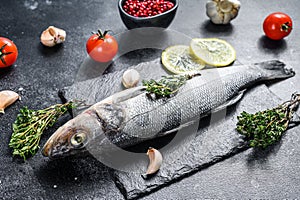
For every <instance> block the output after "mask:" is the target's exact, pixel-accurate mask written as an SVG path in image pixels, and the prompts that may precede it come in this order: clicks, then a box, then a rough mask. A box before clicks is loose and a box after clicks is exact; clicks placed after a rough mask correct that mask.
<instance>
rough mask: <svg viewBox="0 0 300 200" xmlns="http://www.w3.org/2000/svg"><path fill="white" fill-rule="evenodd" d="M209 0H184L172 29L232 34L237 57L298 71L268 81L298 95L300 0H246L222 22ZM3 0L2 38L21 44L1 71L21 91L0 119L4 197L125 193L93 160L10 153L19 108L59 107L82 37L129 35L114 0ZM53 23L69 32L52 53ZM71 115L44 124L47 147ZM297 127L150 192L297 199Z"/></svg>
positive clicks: (0, 81)
mask: <svg viewBox="0 0 300 200" xmlns="http://www.w3.org/2000/svg"><path fill="white" fill-rule="evenodd" d="M205 3H206V0H187V1H183V0H181V1H180V2H179V7H178V11H177V14H176V17H175V19H174V21H173V23H172V24H171V26H170V27H169V30H175V31H178V32H181V33H185V34H186V35H188V36H190V37H219V38H222V39H226V40H227V41H228V42H230V43H231V44H232V45H233V46H234V48H235V49H236V51H237V59H238V61H239V62H240V63H245V64H246V63H253V62H260V61H262V60H270V59H281V60H283V61H284V62H285V63H287V64H288V65H291V66H293V67H294V69H295V71H296V76H295V77H294V78H291V79H288V80H286V81H283V82H279V83H277V84H275V85H272V86H271V87H270V89H271V91H272V92H273V93H275V94H276V95H278V96H280V98H281V99H289V98H290V95H291V93H293V92H295V91H300V89H299V81H300V76H299V74H300V73H299V64H300V59H299V58H300V47H299V42H298V39H299V38H300V32H299V29H297V28H296V27H297V24H298V22H299V21H300V13H299V12H298V8H299V5H300V4H299V1H298V0H287V1H259V0H252V1H245V0H241V3H242V8H241V10H240V13H239V16H238V17H237V18H236V19H235V20H234V21H232V23H231V24H230V25H226V26H215V25H213V24H211V23H210V22H209V21H208V20H207V17H206V14H205ZM0 4H1V6H0V35H1V36H4V37H8V38H10V39H12V40H13V41H14V42H15V43H16V44H17V46H18V49H19V58H18V60H17V62H16V64H15V65H14V66H13V67H11V68H9V69H6V70H0V90H3V89H11V90H15V91H18V92H19V93H20V94H21V95H22V101H20V102H17V103H15V104H14V105H13V106H11V107H9V108H8V109H7V110H6V114H5V115H1V116H0V149H1V150H0V160H1V165H0V166H1V167H0V198H2V199H33V198H36V199H75V198H77V199H122V198H123V196H122V195H121V193H120V192H119V190H118V189H117V188H116V187H115V185H114V183H113V181H112V179H111V178H110V172H109V170H108V169H106V168H105V167H104V166H102V165H101V164H100V163H99V162H98V161H97V160H95V159H93V158H91V157H87V158H69V159H66V160H61V161H55V162H51V161H49V160H48V159H46V158H43V157H42V156H41V154H40V153H38V154H37V155H36V156H35V157H33V158H32V159H29V160H28V161H26V162H23V161H22V160H20V159H17V158H15V159H12V157H11V150H10V149H9V147H8V142H9V139H10V135H11V123H12V122H13V121H14V119H15V117H16V115H17V112H18V110H19V109H20V108H21V107H22V106H25V105H26V106H29V107H30V108H34V109H40V108H44V107H46V106H49V105H52V104H55V103H58V102H60V98H59V97H58V96H57V92H58V90H59V89H60V88H63V87H65V86H69V85H72V84H73V83H74V82H75V81H76V79H77V75H78V70H79V68H80V64H81V63H82V62H83V61H84V60H85V59H86V52H85V42H86V40H87V39H88V37H89V36H90V32H91V31H95V30H96V29H97V28H98V27H101V28H102V29H105V28H107V29H111V30H113V31H114V33H116V34H118V33H121V32H124V31H126V28H125V26H124V25H123V24H122V22H121V19H120V17H119V14H118V10H117V1H104V0H99V1H93V0H87V1H79V0H74V1H65V0H64V1H63V0H56V1H50V0H20V1H5V0H1V1H0ZM275 11H282V12H285V13H288V14H289V15H290V16H291V17H292V19H293V22H294V25H295V28H294V30H293V31H292V33H291V35H290V36H289V37H287V38H286V39H284V40H281V41H271V40H269V39H267V38H266V37H264V36H263V31H262V22H263V19H264V18H265V17H266V16H267V15H268V14H270V13H271V12H275ZM49 25H55V26H57V27H61V28H64V29H65V30H66V31H67V34H68V35H67V41H66V42H65V43H64V44H63V45H60V46H57V47H55V48H52V49H50V48H45V47H43V46H42V45H41V44H40V43H39V36H40V33H41V32H42V31H43V30H44V29H45V28H47V27H48V26H49ZM178 41H180V39H178ZM135 64H136V63H135ZM69 118H70V117H69V116H66V117H65V118H64V119H62V120H60V122H59V124H57V125H56V126H55V127H53V128H52V129H49V130H47V131H46V132H45V134H44V136H43V137H42V141H41V144H42V145H43V144H44V143H45V141H46V140H47V138H49V137H50V135H51V134H52V132H53V131H54V130H55V129H56V128H57V127H59V126H60V125H62V124H63V123H64V122H66V121H67V120H68V119H69ZM298 132H299V131H298V129H292V130H291V131H288V132H287V134H286V136H285V137H284V138H283V140H282V142H281V143H280V144H279V145H278V146H276V147H275V148H274V150H272V151H270V152H269V151H266V152H261V153H260V152H253V150H252V149H249V150H247V151H245V152H243V153H241V154H238V155H237V156H234V157H231V158H229V159H227V160H225V161H223V162H219V163H218V164H216V165H214V166H212V167H209V168H207V169H205V170H203V171H201V172H199V173H196V174H194V175H193V176H190V177H188V178H185V179H184V180H182V181H180V182H176V183H174V184H172V185H171V186H169V187H165V188H162V189H161V190H159V191H158V192H156V193H154V194H152V195H150V196H147V197H144V198H145V199H203V198H221V199H224V198H225V199H240V198H247V199H249V198H257V199H259V198H267V199H283V198H289V199H293V198H294V199H296V198H299V196H300V194H299V191H300V190H299V185H300V184H299V183H300V180H299V177H300V174H299V163H300V161H299V157H300V156H299V136H298V135H299V134H298ZM78 174H79V175H80V176H79V175H78ZM76 177H77V179H76V180H77V182H76V181H75V178H76ZM55 185H56V186H57V187H56V188H54V186H55ZM128 191H129V190H128Z"/></svg>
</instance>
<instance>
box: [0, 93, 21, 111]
mask: <svg viewBox="0 0 300 200" xmlns="http://www.w3.org/2000/svg"><path fill="white" fill-rule="evenodd" d="M18 99H19V100H21V97H20V96H19V94H17V93H16V92H14V91H10V90H4V91H1V92H0V113H2V114H4V109H5V108H7V107H8V106H10V105H11V104H13V103H14V102H15V101H17V100H18Z"/></svg>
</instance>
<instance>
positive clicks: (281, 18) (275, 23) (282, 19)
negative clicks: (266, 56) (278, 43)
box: [263, 12, 293, 40]
mask: <svg viewBox="0 0 300 200" xmlns="http://www.w3.org/2000/svg"><path fill="white" fill-rule="evenodd" d="M292 28H293V23H292V19H291V18H290V17H289V16H288V15H287V14H284V13H281V12H275V13H272V14H270V15H269V16H268V17H267V18H266V19H265V21H264V24H263V29H264V32H265V34H266V36H267V37H268V38H270V39H272V40H281V39H282V38H284V37H286V36H288V35H289V34H290V33H291V31H292Z"/></svg>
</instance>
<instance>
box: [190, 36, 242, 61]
mask: <svg viewBox="0 0 300 200" xmlns="http://www.w3.org/2000/svg"><path fill="white" fill-rule="evenodd" d="M190 50H191V53H192V54H193V55H194V56H195V57H196V58H198V59H200V60H202V61H203V62H205V63H206V64H208V65H211V66H215V67H222V66H227V65H229V64H231V63H232V62H233V61H235V59H236V52H235V50H234V48H233V47H232V46H231V45H230V44H229V43H228V42H226V41H225V40H220V39H217V38H194V39H192V41H191V44H190Z"/></svg>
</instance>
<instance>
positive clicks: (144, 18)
mask: <svg viewBox="0 0 300 200" xmlns="http://www.w3.org/2000/svg"><path fill="white" fill-rule="evenodd" d="M124 1H126V0H119V3H118V6H119V9H120V11H121V12H122V13H123V14H125V15H126V16H127V17H130V18H132V19H135V20H138V21H142V20H150V19H155V18H158V17H160V16H163V15H166V14H168V13H170V12H172V11H174V10H176V9H177V7H178V2H179V0H171V1H174V2H175V4H174V7H173V8H172V9H170V10H168V11H166V12H163V13H161V14H158V15H155V16H151V17H135V16H132V15H129V14H128V13H127V12H125V10H124V9H123V7H122V3H123V2H124Z"/></svg>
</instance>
